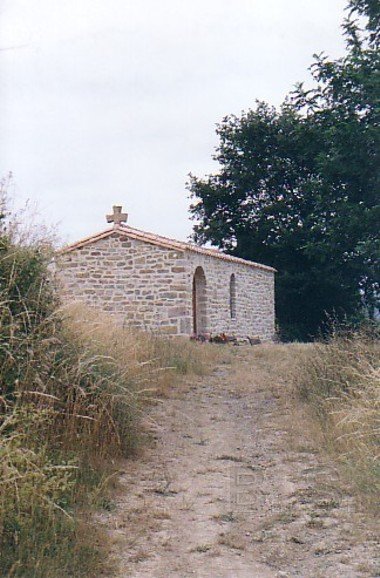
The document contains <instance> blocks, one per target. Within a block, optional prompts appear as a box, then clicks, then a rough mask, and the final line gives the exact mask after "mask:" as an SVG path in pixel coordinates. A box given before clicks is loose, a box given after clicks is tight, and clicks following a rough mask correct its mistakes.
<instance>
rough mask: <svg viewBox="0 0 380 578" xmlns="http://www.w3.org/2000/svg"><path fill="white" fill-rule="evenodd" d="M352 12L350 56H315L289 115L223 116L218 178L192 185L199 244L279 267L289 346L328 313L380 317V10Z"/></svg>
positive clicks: (262, 111) (368, 7)
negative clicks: (377, 311)
mask: <svg viewBox="0 0 380 578" xmlns="http://www.w3.org/2000/svg"><path fill="white" fill-rule="evenodd" d="M348 9H349V16H348V18H347V19H346V21H345V23H344V26H343V28H344V33H345V35H346V39H347V54H346V55H345V56H344V57H343V58H341V59H339V60H336V61H330V60H329V59H328V58H327V57H326V56H324V55H319V56H316V57H315V62H314V64H313V65H312V67H311V71H312V75H313V78H314V87H313V88H312V89H311V90H306V89H305V88H304V86H303V85H302V84H299V85H298V86H297V87H296V90H295V91H294V92H293V93H292V94H291V95H290V96H289V97H288V98H287V100H286V102H285V103H284V104H283V106H282V107H281V108H280V110H276V109H275V108H273V107H270V106H268V105H267V104H265V103H261V102H259V103H256V108H255V109H254V110H250V111H248V112H245V113H243V114H242V115H241V116H240V117H237V116H233V115H232V116H228V117H226V118H224V119H223V121H222V123H221V124H220V125H219V126H218V128H217V134H218V136H219V139H220V144H219V147H218V148H217V151H216V155H215V159H216V160H217V161H218V162H219V164H220V170H219V172H218V173H216V174H214V175H209V176H208V177H206V178H204V179H200V178H197V177H195V176H191V177H190V183H189V188H190V191H191V194H192V197H193V203H192V205H191V208H190V210H191V212H192V215H193V217H194V219H196V221H197V223H196V225H195V226H194V238H195V240H196V241H197V242H200V243H204V242H207V241H209V242H211V243H212V244H214V245H216V246H218V247H220V248H222V249H224V250H226V251H228V252H230V253H232V254H235V255H238V256H241V257H244V258H248V259H253V260H256V261H262V262H264V263H268V264H271V265H273V266H275V267H276V268H277V269H278V271H279V272H278V277H277V316H278V320H279V323H280V327H281V329H282V333H283V335H284V336H285V337H288V338H295V337H296V338H303V339H305V338H307V337H309V336H313V335H315V334H316V333H317V332H318V331H319V330H320V328H321V325H322V324H323V322H324V321H325V320H326V315H328V314H332V315H334V316H335V317H336V316H338V317H342V316H344V315H349V316H350V315H354V314H356V313H357V312H359V311H360V310H362V309H363V305H365V306H366V307H367V310H368V311H369V312H371V311H372V312H373V311H374V308H375V307H376V301H377V299H378V296H379V282H378V268H377V267H378V256H379V237H378V223H379V220H380V215H379V205H378V197H379V195H378V191H379V180H380V179H379V166H380V159H379V150H380V147H379V144H380V143H379V129H378V125H379V101H378V98H379V92H380V91H379V51H378V37H379V35H378V27H379V9H378V4H377V3H372V2H362V1H360V0H357V1H355V0H352V2H350V4H349V6H348ZM356 15H359V16H363V15H365V16H366V17H367V18H366V28H365V29H364V30H361V29H360V27H359V24H358V22H357V21H356V20H355V16H356Z"/></svg>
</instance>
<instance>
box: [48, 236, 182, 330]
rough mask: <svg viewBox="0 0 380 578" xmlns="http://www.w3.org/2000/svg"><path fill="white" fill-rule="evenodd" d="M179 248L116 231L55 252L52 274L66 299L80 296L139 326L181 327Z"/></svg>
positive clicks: (179, 328) (89, 302)
mask: <svg viewBox="0 0 380 578" xmlns="http://www.w3.org/2000/svg"><path fill="white" fill-rule="evenodd" d="M185 266H186V261H185V259H184V253H183V252H181V251H172V250H168V249H165V248H161V247H157V246H155V245H151V244H148V243H143V242H141V241H136V240H133V239H128V238H126V237H121V236H120V235H118V234H117V233H115V234H113V235H112V236H110V237H107V238H105V239H100V240H98V241H96V242H95V243H91V244H89V245H85V246H84V247H81V248H77V249H75V250H74V251H71V252H69V253H64V254H62V255H60V257H59V258H58V259H57V270H58V273H57V276H58V280H59V281H60V283H61V285H62V290H63V296H64V298H66V299H67V300H74V301H83V302H85V303H86V304H88V305H91V306H94V307H97V308H98V309H100V310H102V311H105V312H107V313H111V314H113V315H115V316H116V317H117V319H119V320H120V321H121V322H124V321H126V322H128V323H129V324H130V325H132V326H134V327H138V328H141V329H156V330H158V331H160V332H161V333H165V334H170V335H175V334H179V333H187V329H188V327H187V325H186V327H185V326H184V321H183V315H184V313H185V308H184V303H185V302H186V299H187V291H188V288H187V285H186V283H185V279H186V277H185Z"/></svg>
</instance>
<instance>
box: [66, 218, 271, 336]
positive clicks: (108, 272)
mask: <svg viewBox="0 0 380 578" xmlns="http://www.w3.org/2000/svg"><path fill="white" fill-rule="evenodd" d="M127 218H128V215H127V214H125V213H122V208H121V207H120V206H114V207H113V214H112V215H107V221H108V222H109V223H113V225H112V226H111V227H110V228H107V229H106V230H104V231H102V232H100V233H97V234H95V235H92V236H91V237H87V238H86V239H82V240H81V241H78V242H77V243H74V244H72V245H69V246H66V247H64V248H63V249H62V250H61V251H59V253H58V256H57V260H56V264H57V276H58V279H59V281H60V283H61V285H62V291H63V295H64V298H65V299H66V300H71V301H82V302H85V303H86V304H87V305H90V306H93V307H96V308H98V309H100V310H102V311H104V312H107V313H110V314H112V315H114V316H115V317H116V318H117V319H118V320H119V321H120V320H121V321H122V322H123V323H125V324H128V325H131V326H133V327H137V328H139V329H144V330H148V331H154V332H156V333H160V334H165V335H168V336H169V335H170V336H175V335H182V336H190V335H193V334H195V335H203V334H209V333H211V334H220V333H226V334H227V335H234V336H236V337H238V338H241V337H246V336H259V337H260V339H261V340H263V341H268V340H270V339H272V338H273V335H274V274H275V269H273V268H272V267H268V266H267V265H261V264H259V263H254V262H253V261H247V260H245V259H240V258H238V257H233V256H231V255H226V254H225V253H222V252H220V251H218V250H216V249H210V248H206V247H199V246H197V245H193V244H191V243H185V242H181V241H175V240H173V239H168V238H166V237H162V236H160V235H155V234H152V233H147V232H144V231H140V230H138V229H135V228H133V227H130V226H129V225H126V224H125V223H126V221H127Z"/></svg>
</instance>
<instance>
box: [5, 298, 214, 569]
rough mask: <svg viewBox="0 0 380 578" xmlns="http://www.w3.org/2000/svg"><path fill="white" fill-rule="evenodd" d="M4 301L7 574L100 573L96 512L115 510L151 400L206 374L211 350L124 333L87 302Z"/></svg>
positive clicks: (100, 544) (102, 554)
mask: <svg viewBox="0 0 380 578" xmlns="http://www.w3.org/2000/svg"><path fill="white" fill-rule="evenodd" d="M6 293H7V292H4V293H3V299H2V300H0V302H1V305H0V372H1V387H2V394H1V397H0V404H1V408H0V442H1V445H0V475H1V481H0V567H1V568H2V572H3V574H2V575H4V576H9V577H11V576H12V577H22V578H29V577H30V578H32V577H33V578H64V577H66V576H67V577H69V576H76V577H80V576H96V575H98V574H99V573H100V572H101V568H102V566H103V564H104V560H105V558H106V555H105V553H106V549H107V546H106V543H107V540H106V538H105V536H101V530H100V529H99V528H96V527H94V525H93V524H92V523H91V511H92V510H93V509H94V508H96V507H98V506H99V504H104V503H107V500H105V499H104V497H105V496H106V495H107V487H108V482H107V480H109V479H112V476H113V474H114V473H115V471H116V470H117V460H118V459H119V458H121V457H125V456H128V455H131V454H132V453H134V452H135V451H136V449H137V447H138V444H139V440H140V424H139V422H140V417H141V415H142V414H143V411H144V406H145V403H146V401H147V400H149V399H152V397H155V396H156V395H157V394H158V393H159V392H160V391H162V389H164V388H165V387H167V386H168V384H169V383H172V382H173V380H175V379H177V378H178V376H179V375H183V374H184V373H187V372H191V371H196V372H200V371H202V368H203V366H202V361H201V359H200V357H202V352H203V351H206V349H203V348H202V347H197V345H196V344H190V343H187V342H186V343H185V342H181V343H176V342H173V341H170V342H168V341H166V340H162V339H160V338H158V337H156V336H153V335H150V334H144V333H138V332H132V331H131V330H129V329H127V328H121V327H117V326H116V325H114V324H113V323H112V321H111V320H110V318H108V317H106V316H102V315H101V314H99V313H98V312H96V311H93V310H90V309H86V308H84V307H83V306H80V305H77V306H75V307H71V308H64V309H57V308H56V307H55V303H54V301H52V311H51V313H50V314H44V315H36V314H34V313H33V314H32V312H29V311H28V310H27V309H26V308H25V307H24V306H22V307H20V308H16V310H15V311H13V309H14V308H12V307H11V306H10V303H9V299H8V300H7V294H6ZM8 297H9V292H8ZM198 349H199V350H200V353H201V356H199V351H198ZM206 357H207V355H206V356H205V359H206ZM97 534H98V535H99V538H98V540H96V539H95V540H94V536H95V537H96V535H97Z"/></svg>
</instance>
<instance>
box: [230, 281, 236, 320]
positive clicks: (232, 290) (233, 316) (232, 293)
mask: <svg viewBox="0 0 380 578" xmlns="http://www.w3.org/2000/svg"><path fill="white" fill-rule="evenodd" d="M230 316H231V319H236V278H235V273H232V275H231V277H230Z"/></svg>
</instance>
